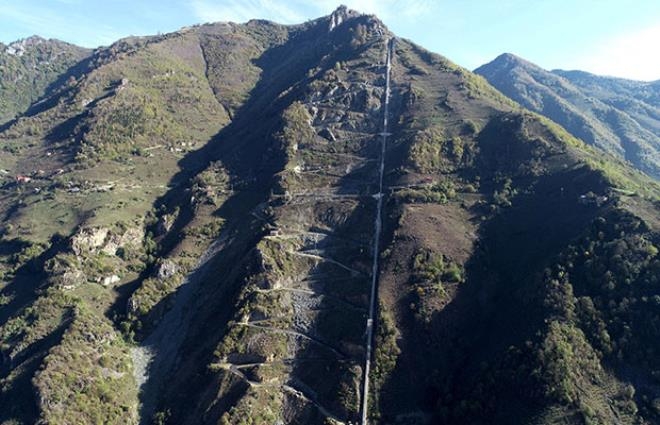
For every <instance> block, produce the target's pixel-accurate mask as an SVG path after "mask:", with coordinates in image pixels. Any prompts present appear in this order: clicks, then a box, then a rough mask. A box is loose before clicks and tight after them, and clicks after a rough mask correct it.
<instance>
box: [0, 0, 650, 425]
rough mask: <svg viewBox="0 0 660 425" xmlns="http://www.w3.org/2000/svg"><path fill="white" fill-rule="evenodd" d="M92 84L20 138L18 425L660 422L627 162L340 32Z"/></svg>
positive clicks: (135, 70)
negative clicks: (372, 309)
mask: <svg viewBox="0 0 660 425" xmlns="http://www.w3.org/2000/svg"><path fill="white" fill-rule="evenodd" d="M339 17H341V19H338V18H339ZM339 21H341V22H339ZM390 40H393V45H392V46H389V45H388V44H389V42H390ZM390 48H391V50H390V51H391V69H390V72H391V74H388V75H389V76H390V77H391V87H390V90H387V86H386V81H387V80H388V75H386V72H387V68H388V67H387V66H386V63H387V57H388V55H387V51H388V49H390ZM76 73H77V74H76V75H77V76H76V77H75V81H74V80H71V81H70V82H69V83H68V84H67V85H66V86H61V87H59V90H56V91H55V92H54V94H52V95H51V96H50V97H47V98H46V99H45V100H44V101H43V102H40V103H39V104H36V105H34V106H33V108H31V111H30V112H28V113H26V114H25V115H23V116H21V117H20V118H18V119H17V120H15V121H14V122H12V123H10V124H9V125H8V126H6V128H3V129H2V131H0V147H1V148H2V149H3V151H4V153H6V155H3V156H2V157H0V169H3V170H6V171H7V173H6V174H3V175H2V176H0V179H1V180H0V200H1V201H2V202H0V213H1V214H2V217H3V222H2V230H1V232H0V235H1V236H0V272H1V274H0V276H1V277H2V284H1V285H2V286H0V301H1V302H0V341H1V342H2V345H0V379H1V380H2V387H1V389H0V403H1V404H2V405H3V406H10V408H9V409H2V410H1V411H0V420H2V421H10V420H13V421H15V422H18V423H21V422H22V423H33V422H36V421H41V422H44V423H53V424H57V423H67V422H82V423H93V422H101V423H129V424H131V423H132V424H137V423H173V424H174V423H176V424H186V423H189V424H198V423H229V424H234V423H235V424H249V423H308V424H316V423H318V424H325V423H351V422H352V423H355V422H359V421H360V417H361V416H362V414H364V415H366V417H367V422H368V423H410V422H413V423H461V422H464V421H470V422H472V423H512V422H513V423H538V422H541V423H547V422H552V421H564V422H568V423H576V424H577V423H582V421H586V420H591V421H596V422H598V421H600V422H612V421H618V420H621V421H625V422H630V423H633V422H634V421H647V422H649V423H653V421H656V420H657V418H658V413H657V412H656V410H654V409H655V407H654V406H655V405H654V400H655V398H656V395H657V394H658V393H657V391H658V385H657V384H656V383H655V381H653V379H654V378H653V371H654V370H656V369H657V367H658V360H657V359H658V356H656V355H655V354H656V350H657V347H656V346H657V343H656V342H655V341H657V340H658V339H657V336H658V335H657V332H656V331H655V330H654V329H655V328H653V327H650V326H648V324H649V323H656V322H657V320H658V316H657V311H656V309H654V306H655V304H654V303H655V302H656V301H655V299H656V298H655V297H657V296H659V295H660V288H658V281H657V276H658V274H657V270H658V267H660V258H659V257H658V248H657V247H658V246H660V240H659V239H658V230H659V229H660V227H659V226H660V223H659V222H658V220H657V211H658V204H657V200H658V199H659V198H660V188H659V187H658V185H657V184H655V183H653V182H652V181H650V180H649V179H648V178H646V177H645V176H643V175H642V174H641V173H638V172H636V171H635V170H633V169H631V168H630V167H629V166H628V165H627V164H625V163H624V162H623V161H620V160H617V159H616V158H614V157H610V156H608V155H602V154H600V153H599V152H598V151H596V150H595V149H593V148H590V147H588V146H586V145H584V143H583V142H581V141H579V140H577V139H576V138H574V137H573V136H571V135H569V134H568V133H567V132H566V131H565V130H563V129H562V128H561V127H559V126H557V125H556V124H554V123H552V122H550V121H549V120H547V119H544V118H542V117H541V116H539V115H537V114H534V113H532V112H529V111H526V110H524V109H522V108H521V107H520V106H518V105H517V104H515V103H514V102H512V101H511V100H510V99H508V98H506V97H505V96H504V95H502V94H501V93H499V92H498V91H496V90H495V89H494V88H493V87H492V86H490V85H489V84H487V83H486V81H485V80H484V79H483V78H481V77H479V76H476V75H474V74H472V73H470V72H469V71H467V70H465V69H463V68H461V67H459V66H457V65H455V64H453V63H452V62H451V61H449V60H448V59H446V58H444V57H442V56H440V55H437V54H434V53H431V52H428V51H426V50H425V49H423V48H422V47H420V46H417V45H415V44H414V43H412V42H411V41H408V40H404V39H399V38H397V37H395V36H394V34H392V33H390V32H389V30H388V29H387V28H386V27H384V25H383V24H382V22H381V21H379V20H378V19H377V18H375V17H373V16H369V15H361V14H355V15H353V14H350V13H348V11H347V9H342V8H340V9H339V10H338V11H337V13H336V14H332V15H329V16H326V17H323V18H319V19H317V20H314V21H311V22H308V23H305V24H300V25H294V26H283V25H278V24H275V23H270V22H263V21H250V23H248V24H222V23H220V24H208V25H200V26H196V27H192V28H190V29H186V30H185V31H183V32H175V33H171V34H166V35H162V36H154V37H148V38H129V39H124V40H123V41H120V42H117V43H115V44H113V45H111V46H109V47H108V48H104V49H99V50H97V51H96V52H95V53H94V54H93V55H92V57H91V58H89V59H86V60H85V62H84V63H83V65H81V66H79V67H78V68H77V71H76ZM388 91H389V92H390V93H389V96H388ZM385 104H389V113H388V114H387V115H385V111H386V108H385ZM384 119H386V120H388V121H389V128H388V129H387V133H391V134H388V135H387V136H383V134H382V133H383V120H384ZM383 146H384V148H383ZM381 160H382V162H381ZM381 163H382V164H383V168H382V171H381V169H380V164H381ZM381 173H382V174H381ZM381 175H382V177H380V176H381ZM19 176H20V177H21V178H19ZM381 178H382V189H380V187H379V186H380V184H379V180H380V179H381ZM379 202H382V209H383V210H382V218H383V227H382V229H383V232H382V236H381V238H380V241H378V238H377V237H376V232H374V227H375V226H374V225H375V220H376V218H375V217H377V210H378V204H379ZM378 242H379V243H378ZM374 255H376V258H374ZM376 261H377V262H376ZM374 265H375V266H374ZM374 268H375V269H376V270H375V272H376V273H375V275H374V273H373V271H372V270H374ZM372 281H375V282H376V283H377V286H376V294H377V300H376V301H377V309H376V312H377V314H376V317H375V319H376V320H375V321H374V322H373V323H372V324H371V326H373V327H374V341H373V346H374V353H373V358H372V369H371V373H370V375H369V377H370V393H369V399H368V400H369V403H368V405H367V411H366V412H365V411H361V410H362V409H361V404H362V402H363V401H364V398H363V397H364V392H363V389H364V378H365V376H364V370H363V365H364V361H365V354H366V352H367V350H366V346H367V344H368V343H369V342H368V341H367V340H366V335H367V332H366V331H367V329H368V326H369V324H368V323H369V322H368V314H367V312H368V309H369V302H370V300H369V294H370V291H371V282H372ZM631 306H633V307H634V308H633V307H631ZM521 317H524V318H525V320H520V318H521ZM631 370H633V371H634V377H635V379H628V378H627V377H628V376H629V374H632V372H630V371H631ZM134 375H138V376H134ZM139 384H143V385H142V386H141V387H139ZM630 387H632V389H631V388H630Z"/></svg>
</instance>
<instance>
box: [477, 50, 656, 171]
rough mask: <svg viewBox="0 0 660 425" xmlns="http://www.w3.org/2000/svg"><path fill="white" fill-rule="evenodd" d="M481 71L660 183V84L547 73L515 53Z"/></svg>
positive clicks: (522, 101) (524, 101)
mask: <svg viewBox="0 0 660 425" xmlns="http://www.w3.org/2000/svg"><path fill="white" fill-rule="evenodd" d="M475 72H476V73H477V74H480V75H482V76H484V77H485V78H486V79H487V80H488V81H489V82H490V83H491V84H492V85H493V86H495V87H496V88H497V89H499V90H500V91H502V93H504V94H506V95H507V96H509V97H510V98H512V99H514V100H515V101H517V102H519V103H520V104H521V105H523V106H524V107H526V108H529V109H531V110H532V111H536V112H538V113H540V114H543V115H545V116H546V117H548V118H550V119H552V120H553V121H555V122H557V123H559V124H561V125H562V126H564V127H565V128H566V129H567V130H568V131H569V132H571V134H573V135H574V136H575V137H578V138H580V139H582V140H584V141H585V142H587V143H588V144H591V145H594V146H597V147H599V148H601V149H603V150H605V151H607V152H610V153H612V154H614V155H617V156H619V157H621V158H624V159H626V160H628V161H630V162H631V163H632V164H633V165H634V166H635V167H637V168H639V169H640V170H642V171H644V172H646V173H648V174H649V175H650V176H652V177H654V178H656V179H660V82H658V81H656V82H648V83H647V82H640V81H631V80H624V79H620V78H610V77H600V76H597V75H593V74H589V73H586V72H581V71H560V70H556V71H546V70H544V69H542V68H540V67H538V66H536V65H534V64H532V63H530V62H527V61H525V60H524V59H521V58H519V57H517V56H514V55H511V54H503V55H501V56H499V57H497V58H496V59H495V60H493V61H492V62H490V63H488V64H486V65H483V66H481V67H479V68H477V69H476V70H475Z"/></svg>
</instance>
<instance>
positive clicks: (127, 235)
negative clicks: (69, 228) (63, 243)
mask: <svg viewBox="0 0 660 425" xmlns="http://www.w3.org/2000/svg"><path fill="white" fill-rule="evenodd" d="M143 237H144V233H143V231H142V230H141V229H140V228H138V227H132V228H129V229H127V230H125V231H124V232H123V233H121V234H117V233H115V232H113V231H111V230H110V229H108V228H105V227H88V228H84V229H81V230H80V231H79V232H78V234H77V235H75V236H74V237H73V238H72V239H71V249H72V250H73V252H74V254H76V255H78V256H85V255H94V254H98V253H101V252H102V253H104V254H107V255H116V253H117V250H118V249H119V248H125V247H137V246H140V245H141V244H142V238H143Z"/></svg>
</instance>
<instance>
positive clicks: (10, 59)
mask: <svg viewBox="0 0 660 425" xmlns="http://www.w3.org/2000/svg"><path fill="white" fill-rule="evenodd" d="M0 48H2V51H0V124H2V123H5V122H6V121H9V120H11V119H12V118H14V117H15V116H16V115H18V114H21V113H23V112H25V111H26V110H27V109H28V107H29V106H30V105H31V104H32V103H33V102H35V101H36V100H38V99H39V98H41V97H42V96H44V95H49V94H52V93H53V92H54V91H55V90H53V89H52V88H50V85H51V84H53V83H55V82H56V80H58V79H60V78H62V76H63V75H65V74H66V72H67V71H68V70H69V68H71V67H73V66H74V65H76V64H77V63H78V62H80V61H82V60H83V59H84V58H85V57H87V56H89V55H90V53H91V52H90V51H89V50H87V49H83V48H81V47H78V46H74V45H72V44H68V43H64V42H61V41H58V40H44V39H41V38H39V37H30V38H27V39H24V40H19V41H17V42H14V43H12V44H10V45H9V46H4V45H0Z"/></svg>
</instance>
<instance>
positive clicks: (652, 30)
mask: <svg viewBox="0 0 660 425" xmlns="http://www.w3.org/2000/svg"><path fill="white" fill-rule="evenodd" d="M659 40H660V23H659V24H656V25H653V26H649V27H646V28H642V29H638V30H634V31H632V32H629V33H626V34H620V35H618V36H615V37H612V38H610V39H609V40H605V41H604V42H602V43H600V44H599V45H598V46H596V47H595V48H594V49H593V50H592V51H590V52H585V53H583V54H582V55H581V56H580V57H577V58H574V59H573V60H571V61H569V63H570V64H571V65H570V68H571V69H581V70H584V71H589V72H592V73H595V74H601V75H610V76H614V77H622V78H630V79H636V80H645V81H651V80H657V79H660V55H658V53H657V52H658V41H659Z"/></svg>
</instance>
